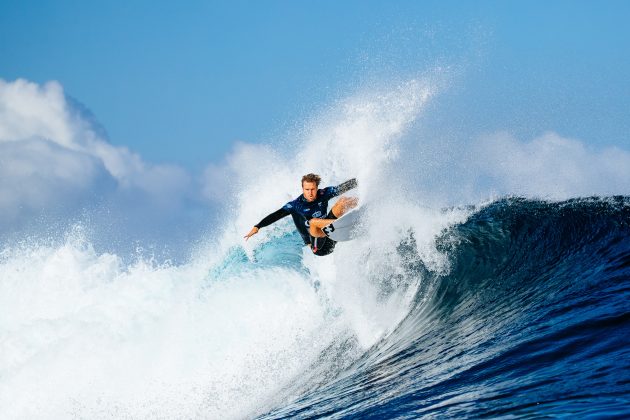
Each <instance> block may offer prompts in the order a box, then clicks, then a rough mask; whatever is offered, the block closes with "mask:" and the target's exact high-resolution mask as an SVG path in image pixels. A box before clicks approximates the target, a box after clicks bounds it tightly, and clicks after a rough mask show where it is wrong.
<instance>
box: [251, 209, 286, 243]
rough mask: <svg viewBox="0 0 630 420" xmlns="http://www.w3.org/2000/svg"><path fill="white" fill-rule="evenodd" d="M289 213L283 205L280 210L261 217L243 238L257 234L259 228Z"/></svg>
mask: <svg viewBox="0 0 630 420" xmlns="http://www.w3.org/2000/svg"><path fill="white" fill-rule="evenodd" d="M289 214H291V213H289V212H288V211H287V210H285V209H284V207H283V208H281V209H280V210H276V211H274V212H273V213H271V214H270V215H268V216H266V217H265V218H264V219H262V220H261V221H260V222H258V224H255V225H254V227H253V228H252V230H250V231H249V233H248V234H247V235H245V236H244V238H245V240H248V239H249V238H250V237H251V236H253V235H255V234H257V233H258V231H259V230H260V228H263V227H265V226H269V225H270V224H272V223H275V222H277V221H278V220H280V219H282V218H283V217H285V216H288V215H289Z"/></svg>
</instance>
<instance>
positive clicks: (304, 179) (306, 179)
mask: <svg viewBox="0 0 630 420" xmlns="http://www.w3.org/2000/svg"><path fill="white" fill-rule="evenodd" d="M321 180H322V178H321V177H320V176H319V175H316V174H306V175H304V176H303V177H302V185H304V183H305V182H314V183H315V185H317V186H319V183H320V181H321Z"/></svg>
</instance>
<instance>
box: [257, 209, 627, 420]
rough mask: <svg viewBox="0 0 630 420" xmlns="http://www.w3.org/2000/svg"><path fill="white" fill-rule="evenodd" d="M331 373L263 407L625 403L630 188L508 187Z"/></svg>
mask: <svg viewBox="0 0 630 420" xmlns="http://www.w3.org/2000/svg"><path fill="white" fill-rule="evenodd" d="M414 241H415V239H414V236H413V234H411V235H410V236H409V237H408V238H407V240H406V241H403V242H401V243H400V246H399V247H398V249H397V252H398V253H399V255H401V256H402V257H403V267H404V273H405V274H406V275H409V276H415V277H417V278H420V279H422V285H421V286H420V287H419V288H418V289H417V293H416V295H415V297H414V302H413V305H412V306H411V309H410V311H409V313H408V315H407V316H406V317H405V318H404V320H403V321H402V322H401V323H400V324H399V325H398V326H397V327H396V328H395V329H394V330H393V331H392V332H391V333H389V334H388V335H386V336H385V337H383V338H382V339H381V340H380V341H379V342H378V343H376V344H375V345H374V346H372V347H371V348H370V349H369V350H367V351H366V352H365V353H364V354H362V355H361V356H360V358H359V359H358V360H356V361H355V362H354V363H352V364H351V365H350V366H349V367H348V368H347V369H345V370H344V371H343V372H340V373H339V374H338V375H337V376H336V377H335V378H333V379H332V380H330V381H328V382H326V383H323V384H321V385H320V386H318V387H316V388H315V389H313V390H311V391H309V392H307V393H305V394H304V395H302V396H301V397H300V398H297V399H296V400H294V401H293V402H291V403H289V404H286V405H285V406H283V407H278V408H276V409H275V410H273V411H271V412H269V413H268V414H267V415H265V416H263V417H264V418H293V417H300V418H311V417H319V416H330V417H331V418H341V417H357V418H395V417H417V416H429V417H438V418H443V417H455V418H461V417H479V416H482V417H485V416H491V417H495V416H497V417H504V416H506V417H511V416H519V417H520V416H534V417H544V416H555V415H576V416H586V415H589V414H597V415H603V416H606V415H612V416H615V415H619V416H628V415H630V397H629V395H630V200H629V199H628V198H624V197H614V198H609V199H596V198H593V199H575V200H570V201H565V202H560V203H548V202H542V201H532V200H525V199H517V198H511V199H504V200H500V201H496V202H494V203H492V204H490V205H487V206H485V207H483V208H481V209H480V210H478V211H476V212H474V213H473V214H472V215H471V216H470V217H469V218H468V220H467V221H465V222H464V223H461V224H456V225H454V226H453V227H451V228H449V229H447V230H445V231H444V232H443V233H442V234H441V235H440V237H439V238H438V241H437V248H438V249H439V250H440V251H441V252H443V253H444V254H446V255H447V256H448V264H449V268H448V269H447V270H445V271H443V272H442V273H439V272H435V271H433V270H431V269H430V268H428V267H427V266H426V265H425V263H424V262H423V258H422V257H421V256H420V255H419V254H418V253H417V251H416V248H415V247H414V246H413V245H414Z"/></svg>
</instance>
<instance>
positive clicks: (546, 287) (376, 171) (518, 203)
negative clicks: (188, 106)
mask: <svg viewBox="0 0 630 420" xmlns="http://www.w3.org/2000/svg"><path fill="white" fill-rule="evenodd" d="M442 77H443V76H442V75H440V74H439V72H434V73H432V74H430V75H425V76H422V77H418V78H414V79H412V80H407V81H401V82H398V83H395V84H389V85H387V86H385V87H383V88H378V89H377V88H374V87H370V88H363V89H361V92H360V93H357V94H355V95H352V96H351V97H349V98H344V99H341V100H339V101H338V102H336V103H334V104H332V105H330V107H329V108H328V109H326V110H324V111H323V112H320V113H318V114H317V116H315V117H313V118H311V119H310V120H309V121H308V122H307V123H305V125H304V126H302V127H301V128H300V129H299V130H297V132H294V133H292V134H293V135H292V136H291V139H286V140H279V141H278V142H277V143H274V144H258V145H247V144H241V145H238V146H237V147H236V149H235V151H234V153H232V154H231V155H230V156H229V157H228V158H227V160H226V164H225V165H223V166H221V167H217V168H214V169H213V170H212V171H211V172H212V173H213V174H215V175H217V176H216V178H213V179H216V181H214V183H211V184H210V185H208V186H207V188H208V189H209V190H211V191H212V192H213V193H221V194H222V195H223V196H225V197H231V198H230V199H226V200H225V203H223V206H222V207H221V209H220V210H218V211H217V214H216V215H214V217H215V218H216V220H219V221H218V222H216V223H214V224H213V225H212V226H211V227H209V228H207V229H200V233H199V235H200V237H199V238H195V242H194V245H193V246H191V247H190V252H189V253H188V256H187V257H186V258H184V259H183V260H180V259H168V258H161V257H160V256H159V255H155V254H153V253H151V252H147V251H146V249H145V248H142V247H136V249H135V250H134V251H129V252H126V251H122V250H120V249H126V248H125V247H124V246H123V247H119V248H117V247H116V246H114V245H113V244H107V243H105V245H111V246H109V247H108V246H103V242H104V241H103V238H102V237H101V238H99V237H95V234H94V232H101V230H99V229H97V228H94V226H91V225H90V218H89V217H82V218H79V219H80V220H75V218H71V219H69V220H67V222H68V223H67V226H66V227H64V229H62V230H61V232H58V233H57V234H54V235H52V237H50V235H48V236H46V235H44V236H46V237H45V238H43V239H42V237H41V236H31V235H30V234H29V235H26V234H25V235H23V236H21V237H20V236H19V235H17V236H16V235H15V234H12V235H11V236H7V237H6V238H5V239H4V243H2V244H0V308H1V309H0V418H7V419H49V418H90V419H104V418H132V419H144V418H156V419H174V418H192V419H211V418H234V419H240V418H314V417H325V418H347V417H357V418H417V417H423V416H426V417H429V418H432V417H456V418H462V417H464V418H465V417H507V418H509V417H527V416H530V417H544V416H574V415H575V416H588V415H595V416H599V415H603V416H619V417H625V416H630V398H629V397H628V396H629V395H630V373H629V372H630V346H629V344H630V339H629V337H630V303H629V302H630V299H629V297H630V198H629V197H628V194H629V192H628V191H626V190H625V189H626V188H627V187H628V186H627V185H626V184H625V181H626V180H627V179H628V178H627V168H625V162H626V161H625V160H624V159H625V158H626V155H625V154H624V153H625V152H624V153H619V152H617V151H614V150H603V151H591V150H588V148H587V147H585V146H584V145H583V144H581V143H580V142H578V141H576V140H572V139H566V138H563V137H561V136H560V135H558V134H555V133H551V132H549V133H544V134H543V135H541V136H540V137H539V138H537V139H535V140H533V141H532V142H531V143H525V144H524V143H520V142H519V141H518V140H516V139H514V138H512V137H510V136H509V135H506V134H505V133H499V134H495V135H491V136H487V137H485V138H483V139H481V140H479V141H477V142H473V143H472V144H467V145H461V144H458V145H455V146H454V145H453V144H450V143H448V142H446V143H443V142H441V141H439V139H431V138H429V137H427V135H426V133H424V134H419V133H422V130H421V126H422V122H423V121H422V119H423V118H425V116H426V114H427V108H428V107H429V106H430V104H431V101H432V100H433V98H434V97H435V96H436V95H438V94H439V91H440V89H442V88H443V85H444V82H443V80H442ZM95 142H97V140H95V139H91V140H90V141H89V142H88V143H89V144H90V145H92V146H93V144H96V143H95ZM0 144H1V142H0ZM71 144H72V145H73V146H72V147H73V148H74V149H76V150H80V151H85V150H88V146H85V144H79V143H77V142H74V143H71ZM86 144H87V143H86ZM98 145H99V147H92V146H89V147H91V148H90V149H89V150H96V152H94V153H93V155H94V156H97V157H99V156H100V157H102V158H103V162H105V163H104V165H105V167H106V168H111V167H114V166H113V165H114V164H118V163H119V161H120V159H113V158H111V156H113V151H112V149H110V148H107V146H105V145H102V144H100V143H98ZM82 148H83V149H82ZM520 160H524V161H527V163H526V164H525V163H519V161H520ZM532 162H538V164H539V165H538V166H537V167H536V165H532ZM610 162H621V163H620V164H619V165H617V166H615V165H612V166H611V164H609V163H610ZM140 166H141V165H139V164H138V165H136V166H135V167H140ZM116 168H118V167H116ZM598 168H599V169H598ZM624 168H625V169H624ZM108 170H110V172H112V173H114V172H115V173H116V174H118V173H119V172H120V173H123V171H122V170H120V171H118V172H116V171H114V170H111V169H108ZM154 172H156V171H154ZM308 172H317V173H319V174H320V175H321V176H322V178H323V183H324V184H325V185H335V184H338V183H340V182H342V181H345V180H346V179H349V178H352V177H356V178H357V179H358V180H359V187H358V188H357V189H356V190H355V191H353V192H352V194H354V195H356V196H357V197H358V198H359V200H360V202H361V205H362V206H364V207H365V209H366V218H365V220H364V221H363V227H364V228H365V233H364V234H363V235H362V236H361V237H360V238H358V239H356V240H354V241H350V242H344V243H340V244H338V246H337V247H336V249H335V252H334V253H333V254H332V255H330V256H326V257H315V256H313V255H311V253H310V251H308V250H307V249H306V248H304V247H303V246H302V241H301V238H300V237H299V235H298V234H297V233H296V232H295V229H294V227H293V225H292V222H291V220H289V218H286V219H284V220H282V221H280V222H278V223H276V224H274V225H272V226H269V227H267V228H265V229H262V230H261V231H260V233H259V234H258V235H256V236H255V237H253V238H252V239H251V240H249V241H247V242H245V241H244V240H243V235H244V234H245V233H247V231H249V229H250V228H251V226H252V225H253V224H254V223H256V222H258V221H259V220H260V219H261V218H262V217H263V216H265V215H266V214H268V213H269V212H271V211H274V210H276V209H277V208H279V207H280V206H281V205H282V204H284V203H285V202H287V201H289V200H291V199H293V198H295V197H296V196H297V195H298V194H299V193H300V190H299V179H300V177H301V175H302V174H304V173H308ZM143 173H144V172H143ZM125 174H126V172H125ZM141 175H142V174H141ZM153 175H154V174H153ZM153 175H152V176H153ZM121 176H122V175H121ZM125 176H126V175H125ZM480 178H481V179H483V181H482V182H479V183H474V182H473V180H475V179H480ZM455 198H456V199H455ZM261 209H262V211H263V213H262V214H261ZM87 211H88V212H89V210H87ZM16 237H17V239H16ZM105 242H107V241H105ZM192 242H193V241H191V243H192ZM117 249H119V250H117Z"/></svg>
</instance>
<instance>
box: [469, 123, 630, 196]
mask: <svg viewBox="0 0 630 420" xmlns="http://www.w3.org/2000/svg"><path fill="white" fill-rule="evenodd" d="M471 155H472V156H475V158H474V163H475V166H476V171H475V172H477V173H478V174H479V175H480V177H482V178H485V180H486V181H485V182H486V183H488V185H490V186H492V187H493V188H495V189H496V190H497V191H499V192H501V193H504V194H519V195H526V196H539V197H547V198H552V199H563V198H569V197H577V196H589V195H613V194H629V193H630V153H628V152H627V151H624V150H622V149H619V148H617V147H608V148H603V149H593V148H590V147H588V146H587V145H586V144H584V143H583V142H581V141H579V140H575V139H570V138H566V137H562V136H560V135H559V134H557V133H553V132H548V133H545V134H544V135H542V136H540V137H537V138H534V139H533V140H531V141H529V142H521V141H519V140H517V139H516V138H514V137H512V136H510V135H509V134H506V133H496V134H493V135H490V136H485V137H482V138H480V139H479V140H478V141H476V142H475V144H474V145H473V147H472V149H471Z"/></svg>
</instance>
